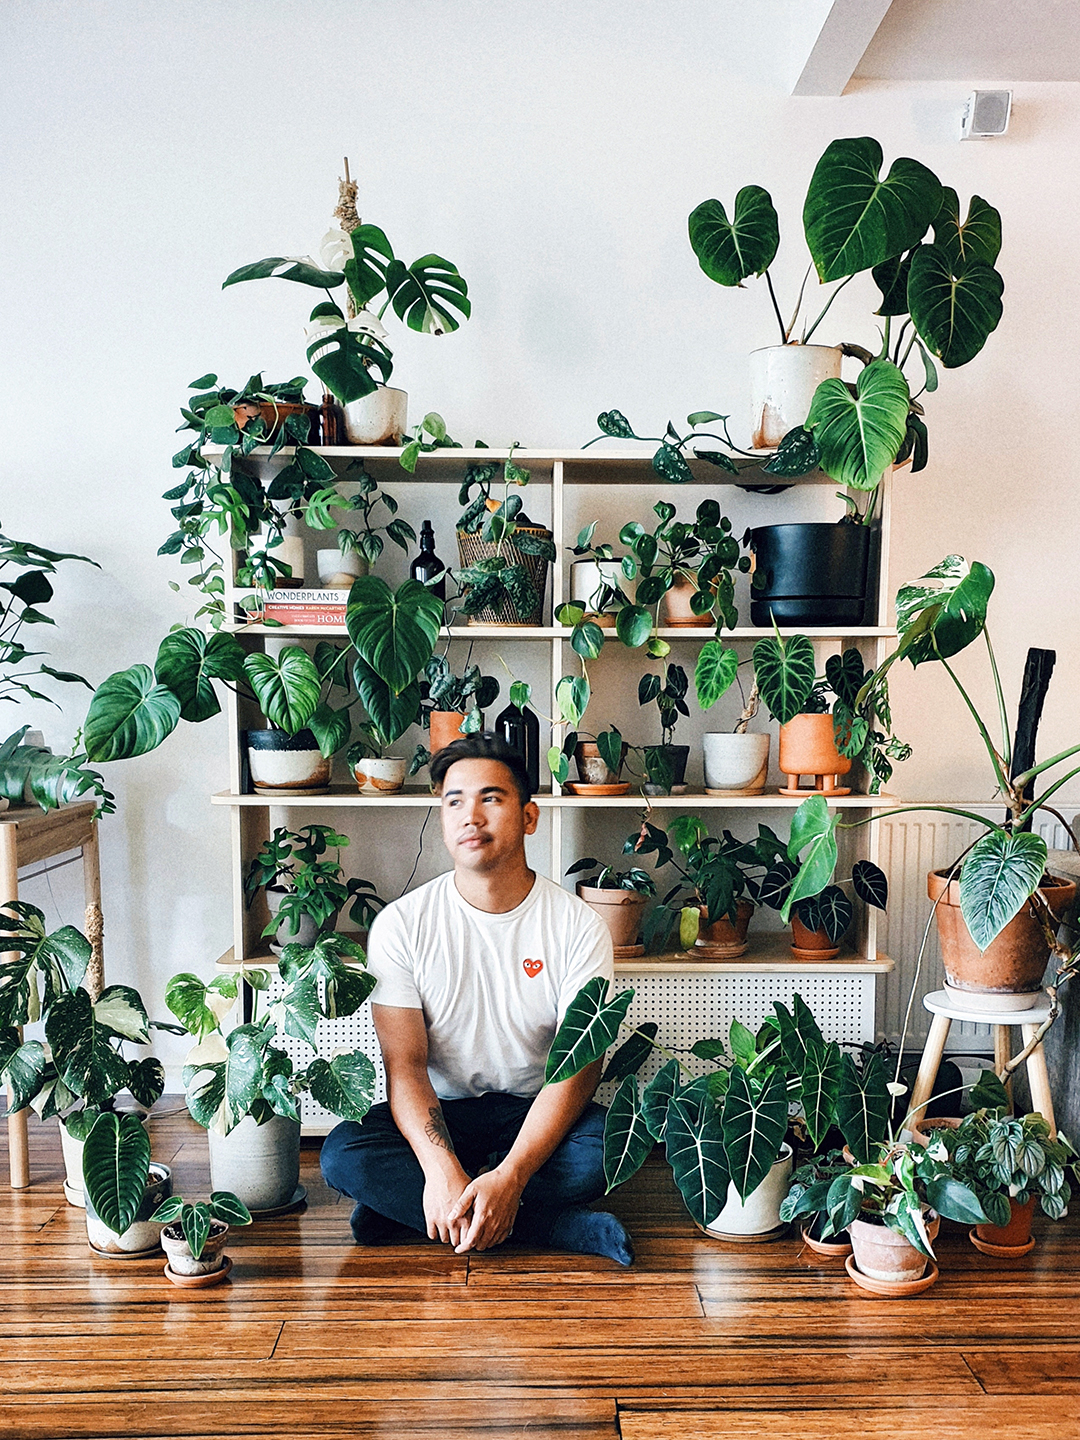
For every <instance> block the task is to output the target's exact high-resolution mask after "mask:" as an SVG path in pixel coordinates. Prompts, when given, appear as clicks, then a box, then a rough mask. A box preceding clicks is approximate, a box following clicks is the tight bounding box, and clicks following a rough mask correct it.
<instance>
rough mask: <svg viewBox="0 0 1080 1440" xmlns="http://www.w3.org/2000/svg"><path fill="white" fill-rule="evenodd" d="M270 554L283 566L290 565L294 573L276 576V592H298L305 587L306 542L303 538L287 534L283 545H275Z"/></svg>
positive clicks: (283, 539) (282, 541) (282, 542)
mask: <svg viewBox="0 0 1080 1440" xmlns="http://www.w3.org/2000/svg"><path fill="white" fill-rule="evenodd" d="M268 553H269V554H270V555H271V557H272V558H273V559H275V560H278V561H280V562H281V564H282V565H288V567H289V569H290V571H291V572H292V573H291V574H289V575H276V576H275V578H274V589H275V590H296V589H298V588H299V587H300V586H301V585H303V583H304V541H303V539H302V538H301V536H299V535H289V534H285V535H284V536H282V540H281V544H280V545H275V546H274V548H273V549H272V550H270V551H269V552H268Z"/></svg>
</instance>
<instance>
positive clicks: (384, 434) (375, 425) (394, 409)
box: [342, 385, 409, 445]
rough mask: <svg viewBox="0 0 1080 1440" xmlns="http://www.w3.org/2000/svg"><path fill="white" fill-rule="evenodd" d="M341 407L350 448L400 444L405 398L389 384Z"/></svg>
mask: <svg viewBox="0 0 1080 1440" xmlns="http://www.w3.org/2000/svg"><path fill="white" fill-rule="evenodd" d="M342 408H343V409H344V412H345V434H346V436H347V437H348V440H349V444H350V445H400V443H401V437H402V435H404V433H405V431H406V430H407V429H408V428H409V397H408V395H407V394H406V392H405V391H404V390H395V389H393V388H392V386H389V385H380V386H379V388H378V389H377V390H373V391H372V392H371V394H370V395H362V396H361V397H360V399H359V400H350V401H349V402H348V404H347V405H345V406H343V407H342Z"/></svg>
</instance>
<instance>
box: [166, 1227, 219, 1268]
mask: <svg viewBox="0 0 1080 1440" xmlns="http://www.w3.org/2000/svg"><path fill="white" fill-rule="evenodd" d="M228 1234H229V1227H228V1225H226V1224H225V1222H224V1221H223V1220H211V1221H210V1234H209V1235H208V1236H207V1238H206V1243H205V1244H204V1245H203V1248H202V1254H201V1255H200V1256H199V1258H198V1259H197V1260H196V1259H195V1257H194V1255H192V1253H191V1247H190V1246H189V1245H188V1243H187V1241H186V1240H185V1239H184V1232H183V1230H182V1229H181V1228H180V1222H179V1220H178V1221H177V1222H176V1223H175V1225H165V1226H163V1227H162V1231H161V1248H162V1249H163V1250H164V1251H165V1254H166V1255H167V1256H168V1257H169V1268H170V1270H172V1272H173V1274H175V1275H209V1274H211V1273H212V1272H213V1271H214V1270H220V1269H221V1266H222V1264H223V1262H224V1260H225V1256H224V1255H223V1254H222V1251H223V1250H224V1248H225V1241H226V1238H227V1237H228Z"/></svg>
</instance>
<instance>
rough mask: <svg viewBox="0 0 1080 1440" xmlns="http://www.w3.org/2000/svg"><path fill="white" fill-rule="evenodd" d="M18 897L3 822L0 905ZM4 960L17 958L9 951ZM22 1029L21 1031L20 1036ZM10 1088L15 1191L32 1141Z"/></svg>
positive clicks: (13, 846) (24, 1182) (21, 1184)
mask: <svg viewBox="0 0 1080 1440" xmlns="http://www.w3.org/2000/svg"><path fill="white" fill-rule="evenodd" d="M18 898H19V860H18V844H17V841H16V827H15V826H14V825H0V904H4V905H6V904H8V903H9V902H10V901H12V900H17V899H18ZM3 958H4V959H5V960H15V959H18V956H17V954H13V953H12V952H11V951H10V950H9V951H8V952H7V954H6V955H5V956H4V957H3ZM21 1038H22V1032H21V1031H20V1039H21ZM10 1106H11V1087H10V1086H8V1107H9V1113H8V1117H7V1126H8V1175H9V1178H10V1181H11V1188H12V1189H13V1190H25V1189H26V1187H27V1186H28V1185H29V1184H30V1144H29V1139H28V1136H27V1132H26V1111H25V1109H23V1110H16V1111H15V1113H14V1114H11V1113H10Z"/></svg>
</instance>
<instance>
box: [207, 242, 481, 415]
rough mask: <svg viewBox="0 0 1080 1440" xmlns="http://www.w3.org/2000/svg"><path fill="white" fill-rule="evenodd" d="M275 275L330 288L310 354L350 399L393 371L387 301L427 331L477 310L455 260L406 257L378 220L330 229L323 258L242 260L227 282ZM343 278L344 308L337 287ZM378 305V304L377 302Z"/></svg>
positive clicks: (312, 332)
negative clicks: (347, 229)
mask: <svg viewBox="0 0 1080 1440" xmlns="http://www.w3.org/2000/svg"><path fill="white" fill-rule="evenodd" d="M271 277H276V278H277V279H280V280H291V281H294V282H295V283H297V284H299V285H306V286H309V287H311V288H313V289H316V290H324V291H325V292H326V295H327V299H326V300H325V301H323V302H322V303H320V304H318V305H316V306H315V308H314V310H313V311H312V312H311V316H310V321H311V328H310V329H309V330H308V348H307V358H308V362H309V363H310V365H311V368H312V370H314V372H315V374H316V375H317V376H318V377H319V379H320V380H321V381H322V382H323V384H324V385H325V386H326V388H327V389H328V390H329V391H330V392H331V393H332V394H333V395H336V396H337V398H338V399H339V400H341V401H342V402H344V403H346V404H348V403H349V402H350V401H353V400H359V399H361V398H362V397H363V396H364V395H370V394H372V392H373V391H375V390H376V389H377V388H378V386H379V385H380V384H383V385H385V384H386V383H387V382H388V381H389V379H390V375H391V372H392V370H393V355H392V352H391V350H390V348H389V346H388V345H387V344H386V338H387V336H386V331H385V330H384V329H383V326H382V323H381V322H382V319H383V317H384V316H385V314H386V312H387V310H388V309H390V308H391V307H392V308H393V311H394V313H395V315H397V317H398V319H399V320H403V321H404V322H405V324H406V325H407V326H408V327H409V329H410V330H417V331H422V332H424V333H426V334H428V335H443V334H445V333H446V332H447V331H451V330H456V329H457V328H458V327H459V325H460V324H461V320H460V319H459V318H458V317H459V316H460V317H462V318H463V319H466V320H467V319H468V318H469V315H470V314H471V313H472V306H471V304H470V302H469V299H468V293H469V289H468V286H467V285H466V283H465V280H464V279H463V278H462V276H461V275H460V274H459V273H458V270H457V267H456V266H455V265H452V264H451V263H450V261H449V260H444V259H443V258H442V257H441V256H440V255H421V256H420V257H419V259H417V260H414V261H413V262H412V264H411V265H406V264H405V263H404V262H403V261H401V260H399V259H398V258H397V256H396V255H395V254H394V250H393V247H392V246H391V244H390V241H389V240H388V239H387V237H386V234H385V232H384V231H383V230H381V229H380V228H379V227H378V225H358V226H357V227H356V228H355V229H354V230H353V231H352V232H351V234H349V233H346V232H345V231H344V230H339V229H332V230H330V231H329V232H328V233H327V235H326V236H324V238H323V242H322V246H321V253H320V257H319V261H318V262H316V261H315V260H313V259H312V258H311V257H310V256H302V257H300V256H282V255H276V256H271V257H269V258H268V259H265V260H257V261H255V262H254V263H253V264H251V265H242V266H241V267H240V269H238V270H234V271H233V272H232V273H231V274H230V275H229V276H228V277H227V278H226V280H225V282H224V285H223V286H222V288H223V289H224V288H226V287H227V286H229V285H237V284H239V283H240V282H242V281H245V280H266V279H270V278H271ZM343 285H344V286H345V287H346V291H345V293H346V295H347V297H348V299H347V302H346V305H345V309H344V310H343V309H342V308H341V306H340V305H339V304H338V303H337V302H336V301H335V300H334V298H333V295H332V294H331V292H332V291H334V290H339V289H340V288H341V287H342V286H343ZM376 305H378V310H377V312H376V311H375V310H374V309H373V308H371V307H374V306H376ZM346 311H347V312H349V313H346ZM455 311H456V312H457V313H456V314H455V313H454V312H455ZM375 374H378V376H379V379H378V380H376V379H375Z"/></svg>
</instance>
